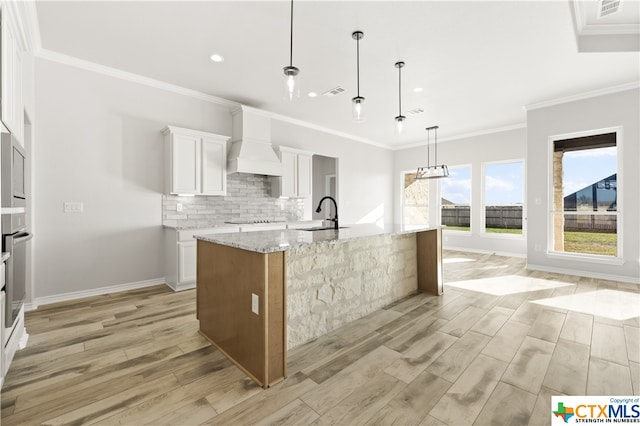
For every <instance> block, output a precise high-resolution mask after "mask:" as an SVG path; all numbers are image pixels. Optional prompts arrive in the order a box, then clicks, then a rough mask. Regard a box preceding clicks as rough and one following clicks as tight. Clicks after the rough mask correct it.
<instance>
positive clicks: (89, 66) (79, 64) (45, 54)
mask: <svg viewBox="0 0 640 426" xmlns="http://www.w3.org/2000/svg"><path fill="white" fill-rule="evenodd" d="M36 57H38V58H40V59H45V60H48V61H52V62H58V63H60V64H64V65H68V66H71V67H76V68H80V69H84V70H87V71H92V72H95V73H99V74H103V75H107V76H109V77H114V78H119V79H121V80H126V81H130V82H132V83H137V84H142V85H145V86H149V87H153V88H155V89H160V90H165V91H167V92H173V93H177V94H179V95H184V96H189V97H192V98H194V99H199V100H202V101H207V102H211V103H214V104H218V105H221V106H223V107H226V108H229V109H232V108H237V107H238V106H239V105H240V104H239V103H237V102H234V101H229V100H227V99H223V98H219V97H217V96H213V95H208V94H206V93H202V92H198V91H197V90H192V89H187V88H185V87H182V86H177V85H175V84H171V83H166V82H164V81H160V80H155V79H153V78H149V77H145V76H142V75H139V74H134V73H131V72H127V71H122V70H119V69H116V68H111V67H108V66H105V65H101V64H97V63H95V62H90V61H85V60H84V59H79V58H76V57H73V56H69V55H65V54H63V53H58V52H54V51H52V50H48V49H40V50H39V51H37V52H36Z"/></svg>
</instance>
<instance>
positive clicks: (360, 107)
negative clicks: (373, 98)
mask: <svg viewBox="0 0 640 426" xmlns="http://www.w3.org/2000/svg"><path fill="white" fill-rule="evenodd" d="M351 109H352V112H353V121H355V122H357V123H362V122H363V121H365V115H364V98H363V97H362V96H356V97H355V98H353V103H352V108H351Z"/></svg>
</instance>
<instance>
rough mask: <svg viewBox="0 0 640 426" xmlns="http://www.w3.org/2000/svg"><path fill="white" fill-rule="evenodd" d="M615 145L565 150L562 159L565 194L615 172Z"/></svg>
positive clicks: (563, 190)
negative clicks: (581, 149)
mask: <svg viewBox="0 0 640 426" xmlns="http://www.w3.org/2000/svg"><path fill="white" fill-rule="evenodd" d="M616 168H617V152H616V147H615V146H613V147H610V148H597V149H587V150H583V151H572V152H565V154H564V156H563V159H562V172H563V180H564V184H563V188H562V192H563V194H564V195H565V196H567V195H569V194H573V193H574V192H576V191H578V190H580V189H582V188H584V187H585V186H589V185H592V184H593V183H595V182H598V181H600V180H602V179H604V178H606V177H608V176H611V175H612V174H614V173H616V171H617V170H616Z"/></svg>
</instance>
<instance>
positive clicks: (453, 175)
mask: <svg viewBox="0 0 640 426" xmlns="http://www.w3.org/2000/svg"><path fill="white" fill-rule="evenodd" d="M440 192H441V198H440V217H441V220H442V225H446V227H447V228H446V229H447V230H448V231H466V232H469V231H471V166H452V167H449V177H448V178H446V179H440Z"/></svg>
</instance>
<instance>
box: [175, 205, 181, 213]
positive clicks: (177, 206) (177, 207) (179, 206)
mask: <svg viewBox="0 0 640 426" xmlns="http://www.w3.org/2000/svg"><path fill="white" fill-rule="evenodd" d="M176 210H177V211H179V212H181V211H182V203H178V204H176Z"/></svg>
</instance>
